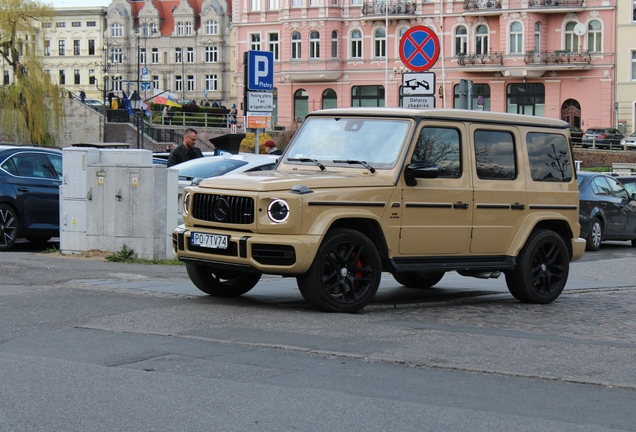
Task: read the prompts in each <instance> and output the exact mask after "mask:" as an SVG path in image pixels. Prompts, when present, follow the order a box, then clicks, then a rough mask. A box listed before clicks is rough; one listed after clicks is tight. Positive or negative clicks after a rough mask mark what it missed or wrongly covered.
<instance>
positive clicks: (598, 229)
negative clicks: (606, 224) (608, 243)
mask: <svg viewBox="0 0 636 432" xmlns="http://www.w3.org/2000/svg"><path fill="white" fill-rule="evenodd" d="M602 241H603V224H602V223H601V220H600V219H599V218H597V217H595V218H594V219H592V222H591V223H590V232H589V233H588V234H587V238H586V239H585V250H586V251H591V252H594V251H597V250H599V249H600V247H601V242H602Z"/></svg>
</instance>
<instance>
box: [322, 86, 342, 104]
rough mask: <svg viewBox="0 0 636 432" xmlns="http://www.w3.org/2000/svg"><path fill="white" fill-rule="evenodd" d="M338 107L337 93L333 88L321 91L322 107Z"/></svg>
mask: <svg viewBox="0 0 636 432" xmlns="http://www.w3.org/2000/svg"><path fill="white" fill-rule="evenodd" d="M328 108H338V95H336V92H335V91H334V90H333V89H327V90H325V91H324V92H322V109H328Z"/></svg>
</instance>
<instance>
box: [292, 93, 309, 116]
mask: <svg viewBox="0 0 636 432" xmlns="http://www.w3.org/2000/svg"><path fill="white" fill-rule="evenodd" d="M307 114H309V93H307V91H306V90H305V89H299V90H296V93H294V117H295V119H296V121H303V120H304V118H305V116H306V115H307Z"/></svg>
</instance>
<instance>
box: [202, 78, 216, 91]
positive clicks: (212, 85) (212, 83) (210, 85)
mask: <svg viewBox="0 0 636 432" xmlns="http://www.w3.org/2000/svg"><path fill="white" fill-rule="evenodd" d="M218 85H219V79H218V77H217V76H216V75H206V76H205V89H206V90H218Z"/></svg>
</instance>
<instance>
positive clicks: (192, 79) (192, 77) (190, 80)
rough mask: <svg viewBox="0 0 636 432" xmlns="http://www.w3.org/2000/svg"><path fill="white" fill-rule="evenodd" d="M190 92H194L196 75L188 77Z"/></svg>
mask: <svg viewBox="0 0 636 432" xmlns="http://www.w3.org/2000/svg"><path fill="white" fill-rule="evenodd" d="M188 91H189V92H192V91H194V75H188Z"/></svg>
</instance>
